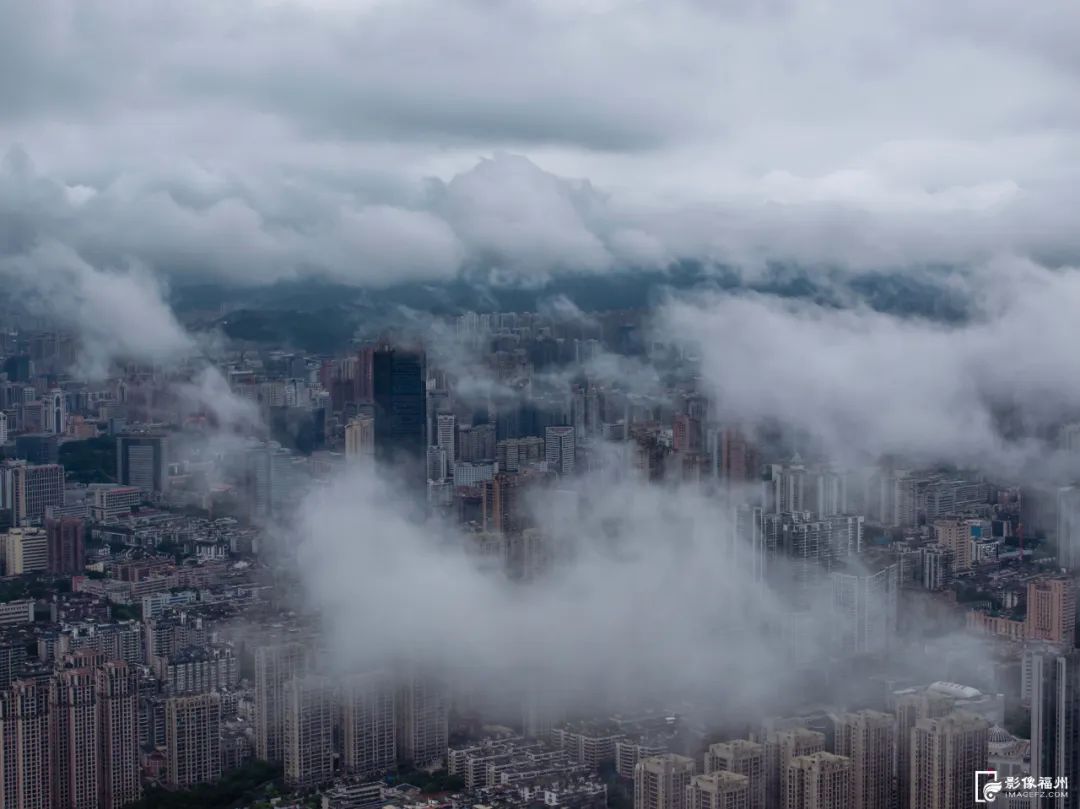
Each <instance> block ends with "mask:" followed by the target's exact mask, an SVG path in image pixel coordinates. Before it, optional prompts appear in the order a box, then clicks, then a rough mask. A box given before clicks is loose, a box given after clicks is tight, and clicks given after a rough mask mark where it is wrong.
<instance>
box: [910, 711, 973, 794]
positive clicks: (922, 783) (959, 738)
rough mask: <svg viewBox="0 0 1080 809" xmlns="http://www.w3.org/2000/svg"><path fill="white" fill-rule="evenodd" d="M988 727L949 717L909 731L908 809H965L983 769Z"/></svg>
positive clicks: (969, 719) (962, 716)
mask: <svg viewBox="0 0 1080 809" xmlns="http://www.w3.org/2000/svg"><path fill="white" fill-rule="evenodd" d="M989 731H990V723H989V722H987V721H986V720H985V719H982V718H981V717H977V716H973V715H971V714H965V713H959V712H957V713H951V714H949V715H947V716H943V717H941V718H939V719H921V720H919V722H917V723H916V725H915V728H914V730H912V731H911V776H910V777H911V793H910V794H911V809H968V807H971V806H973V805H974V804H975V775H974V774H975V773H976V772H977V771H979V770H985V769H987V763H986V760H987V756H988V753H989Z"/></svg>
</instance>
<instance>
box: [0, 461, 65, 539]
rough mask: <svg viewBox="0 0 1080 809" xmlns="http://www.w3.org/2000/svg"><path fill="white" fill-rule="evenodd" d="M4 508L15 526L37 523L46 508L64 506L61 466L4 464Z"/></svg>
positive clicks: (62, 469) (42, 516)
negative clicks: (9, 513) (8, 512)
mask: <svg viewBox="0 0 1080 809" xmlns="http://www.w3.org/2000/svg"><path fill="white" fill-rule="evenodd" d="M2 475H3V478H4V480H3V488H4V490H5V492H4V506H5V507H6V508H10V509H11V517H12V522H13V523H14V524H15V525H27V524H30V523H33V524H40V523H41V521H42V520H43V519H44V518H45V510H46V509H47V508H48V507H49V506H62V505H63V504H64V467H62V466H60V465H59V464H43V465H40V466H34V465H31V464H25V463H12V464H7V465H5V467H4V469H3V472H2Z"/></svg>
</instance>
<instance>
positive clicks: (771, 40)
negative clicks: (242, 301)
mask: <svg viewBox="0 0 1080 809" xmlns="http://www.w3.org/2000/svg"><path fill="white" fill-rule="evenodd" d="M1077 30H1080V5H1077V4H1076V3H1073V2H1068V1H1067V0H1044V1H1042V2H1039V3H1037V4H1027V5H1024V6H1023V7H1020V6H1018V5H1017V4H1016V3H1015V2H1006V1H1005V0H980V1H979V2H960V1H957V2H949V3H941V2H939V0H912V1H911V2H908V3H892V2H884V0H832V2H828V1H826V2H815V1H813V0H809V1H804V2H787V1H786V0H761V1H760V2H753V1H752V0H731V1H730V2H722V1H718V2H706V0H664V2H636V1H634V0H598V1H596V2H583V1H582V0H573V1H571V0H543V1H542V2H540V0H537V1H536V2H530V1H528V0H507V2H481V0H437V1H436V0H430V1H429V0H366V1H365V2H358V1H357V0H348V2H346V0H338V1H334V2H331V1H329V0H321V1H320V2H315V0H306V1H302V0H295V1H294V2H272V1H271V0H233V1H231V2H228V3H222V2H217V0H187V1H186V2H183V3H174V2H158V1H157V0H145V1H144V2H140V3H117V2H114V1H113V0H35V2H22V1H21V0H0V77H2V78H0V151H2V152H5V153H7V157H6V159H5V162H4V164H3V166H2V168H0V222H2V223H0V251H3V252H4V253H7V254H11V253H22V252H25V251H26V250H27V249H28V246H29V245H32V244H34V243H37V244H39V245H40V244H41V243H45V242H49V241H59V242H62V243H64V244H65V245H66V246H68V247H69V248H71V249H73V250H75V251H76V252H77V253H79V254H80V255H81V256H82V257H83V258H84V259H85V260H87V261H90V262H91V263H92V264H94V265H96V266H100V265H126V264H127V262H129V261H131V260H135V261H138V262H141V263H142V264H144V265H146V266H147V267H148V268H149V269H150V270H151V271H152V272H161V273H164V274H166V275H168V276H171V277H173V278H175V277H177V276H178V275H179V276H182V277H196V276H198V277H222V278H227V279H229V280H241V281H245V282H252V283H259V282H265V281H270V280H274V279H278V278H282V277H292V276H295V275H296V274H305V273H317V274H320V275H327V276H330V277H333V278H337V279H342V280H346V281H349V282H355V283H361V284H363V283H386V282H389V281H396V280H403V279H432V278H446V277H450V276H453V275H455V274H456V273H458V272H459V271H460V270H461V269H462V268H466V269H470V270H472V271H477V270H479V271H482V272H483V273H485V274H486V277H491V278H495V279H502V280H508V281H513V282H519V281H526V282H528V281H530V280H533V279H535V278H540V277H543V276H545V275H547V274H549V273H551V272H553V271H560V270H571V271H587V272H603V271H607V270H610V269H612V268H615V267H623V266H649V267H656V266H664V265H665V264H666V263H668V262H670V261H671V260H672V259H675V258H696V259H703V260H706V261H719V262H727V263H734V264H736V265H738V266H740V267H742V268H743V269H744V270H746V271H748V272H751V271H754V270H755V269H757V268H759V267H760V266H761V263H762V262H763V261H764V260H768V259H795V260H798V261H800V262H802V263H804V264H808V265H812V264H815V263H829V264H838V265H841V266H843V267H849V268H852V269H855V270H859V269H863V268H868V267H869V268H883V267H884V268H896V267H906V266H914V265H919V264H926V263H947V264H972V265H975V264H979V263H982V262H986V261H988V260H990V259H993V258H996V257H1000V256H1002V255H1021V256H1026V257H1032V258H1035V259H1038V260H1040V261H1043V262H1048V263H1052V264H1053V263H1061V262H1068V261H1071V260H1072V259H1073V258H1074V257H1075V256H1076V255H1077V253H1078V248H1080V243H1078V242H1080V229H1077V228H1075V227H1074V226H1073V220H1074V218H1075V210H1076V208H1077V202H1078V200H1077V196H1078V195H1080V192H1078V191H1077V189H1078V188H1080V183H1078V182H1077V181H1078V177H1077V174H1078V169H1077V167H1078V166H1080V160H1078V158H1080V148H1078V147H1080V139H1078V134H1077V128H1078V126H1080V105H1078V104H1077V101H1076V99H1077V98H1080V80H1078V79H1080V56H1078V54H1080V50H1078V49H1077V48H1076V47H1075V41H1074V34H1075V32H1076V31H1077Z"/></svg>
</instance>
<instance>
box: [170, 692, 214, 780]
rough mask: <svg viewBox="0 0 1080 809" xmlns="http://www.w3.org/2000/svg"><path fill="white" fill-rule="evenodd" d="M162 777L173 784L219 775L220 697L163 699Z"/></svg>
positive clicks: (199, 696)
mask: <svg viewBox="0 0 1080 809" xmlns="http://www.w3.org/2000/svg"><path fill="white" fill-rule="evenodd" d="M165 747H166V767H165V781H166V783H167V784H168V785H169V786H170V787H173V788H177V787H180V788H183V787H191V786H194V785H196V784H209V783H211V782H213V781H216V780H217V779H218V778H220V777H221V697H220V696H218V695H217V694H195V695H192V696H184V697H169V699H168V700H166V702H165Z"/></svg>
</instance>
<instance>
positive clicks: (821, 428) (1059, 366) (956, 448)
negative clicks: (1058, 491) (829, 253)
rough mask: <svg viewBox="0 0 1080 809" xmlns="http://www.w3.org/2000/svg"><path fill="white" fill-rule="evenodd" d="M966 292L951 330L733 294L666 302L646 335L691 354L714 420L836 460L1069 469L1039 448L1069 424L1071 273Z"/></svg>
mask: <svg viewBox="0 0 1080 809" xmlns="http://www.w3.org/2000/svg"><path fill="white" fill-rule="evenodd" d="M973 279H974V282H975V283H976V284H978V285H979V288H977V289H972V290H969V291H970V293H971V295H972V297H973V299H974V300H975V301H977V311H976V312H975V314H974V316H973V317H972V319H971V320H970V321H969V322H966V323H963V324H955V325H944V324H941V323H934V322H928V321H923V320H918V319H910V318H901V317H897V316H893V315H889V314H883V313H880V312H875V311H871V310H868V309H863V308H857V307H856V308H851V309H836V308H829V307H823V306H818V305H815V304H813V303H809V302H806V301H782V300H778V299H776V298H770V297H767V296H752V295H746V296H742V295H740V296H726V297H720V296H716V297H714V296H706V297H701V296H697V297H696V298H695V299H694V300H674V301H671V302H670V303H669V304H668V305H667V306H665V307H664V308H663V309H662V310H661V312H660V316H659V319H658V323H657V329H658V334H660V335H661V336H663V337H664V338H665V339H668V340H672V341H676V342H682V343H684V344H687V345H690V346H692V347H693V351H695V352H696V353H697V355H698V356H699V357H700V359H701V371H702V377H703V379H704V380H705V384H706V386H707V389H708V392H709V393H710V394H712V395H713V397H714V399H715V403H716V407H717V415H718V416H719V417H720V418H721V419H723V420H730V421H733V422H755V421H758V420H761V419H778V420H780V421H781V422H782V423H784V424H786V425H790V426H793V427H797V428H802V429H804V430H807V431H809V432H810V433H812V434H813V435H815V436H817V437H819V438H820V439H822V440H823V441H824V443H825V445H826V446H827V447H828V449H829V450H830V451H831V453H832V454H833V455H834V456H836V457H837V458H839V459H841V460H847V461H863V462H866V461H874V460H877V459H878V458H879V456H881V455H882V454H894V455H896V456H899V457H906V458H910V459H912V460H914V461H917V462H922V463H932V462H938V461H953V462H960V463H971V464H973V465H981V466H983V467H984V468H987V469H994V470H995V471H998V472H1012V473H1017V472H1019V471H1027V472H1028V473H1031V472H1033V471H1038V472H1040V473H1041V474H1043V475H1050V476H1051V477H1052V476H1053V474H1060V473H1062V472H1063V469H1062V468H1061V467H1060V466H1057V464H1059V463H1062V464H1064V463H1071V464H1072V465H1073V466H1074V467H1075V464H1076V459H1075V458H1064V457H1062V458H1054V457H1052V453H1051V452H1048V450H1047V445H1046V443H1045V442H1046V441H1053V440H1054V439H1055V438H1056V434H1055V428H1056V427H1057V426H1059V425H1060V424H1062V423H1063V422H1068V421H1076V420H1078V419H1080V355H1078V354H1077V352H1076V350H1075V347H1074V346H1075V333H1076V332H1075V329H1076V325H1075V315H1074V314H1073V313H1075V312H1076V311H1077V307H1078V306H1080V271H1077V270H1058V271H1052V270H1046V269H1044V268H1042V267H1039V266H1037V265H1034V264H1031V263H1025V262H1016V261H1011V262H1003V263H999V264H995V265H990V266H987V267H982V268H980V269H979V271H978V272H977V273H976V274H975V275H974V276H973ZM1034 464H1038V465H1040V466H1041V467H1042V468H1041V469H1040V470H1033V469H1032V468H1031V467H1032V465H1034ZM1052 467H1053V468H1052ZM1068 471H1070V472H1071V473H1073V474H1075V473H1076V471H1078V470H1076V469H1075V468H1074V469H1071V470H1068Z"/></svg>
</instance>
